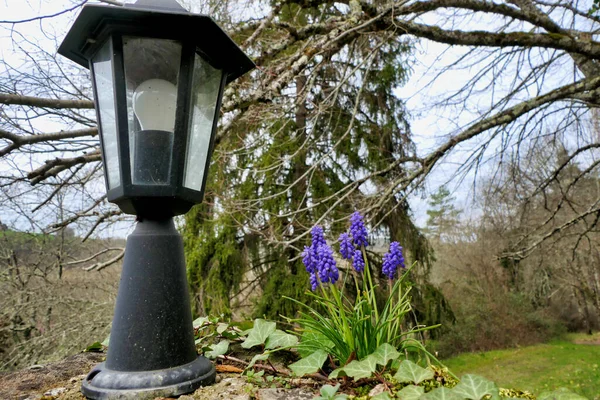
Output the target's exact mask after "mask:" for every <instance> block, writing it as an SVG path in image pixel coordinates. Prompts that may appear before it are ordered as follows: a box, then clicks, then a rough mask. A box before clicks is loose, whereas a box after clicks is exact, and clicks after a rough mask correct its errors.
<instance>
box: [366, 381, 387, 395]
mask: <svg viewBox="0 0 600 400" xmlns="http://www.w3.org/2000/svg"><path fill="white" fill-rule="evenodd" d="M383 392H385V385H384V384H382V383H380V384H379V385H377V386H375V387H374V388H373V389H371V391H370V392H369V397H373V396H377V395H378V394H380V393H383Z"/></svg>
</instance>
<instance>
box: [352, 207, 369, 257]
mask: <svg viewBox="0 0 600 400" xmlns="http://www.w3.org/2000/svg"><path fill="white" fill-rule="evenodd" d="M350 233H352V238H353V239H354V244H355V245H356V247H358V248H360V246H365V247H367V246H368V245H369V242H368V240H367V236H368V233H367V228H365V223H364V222H363V216H362V215H360V213H359V212H358V211H355V212H354V213H352V215H351V216H350Z"/></svg>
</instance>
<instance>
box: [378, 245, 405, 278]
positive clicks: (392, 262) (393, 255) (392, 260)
mask: <svg viewBox="0 0 600 400" xmlns="http://www.w3.org/2000/svg"><path fill="white" fill-rule="evenodd" d="M398 267H401V268H405V265H404V255H402V246H400V243H398V242H392V243H390V251H388V252H387V253H385V254H384V255H383V268H382V270H383V273H384V274H385V275H387V277H388V278H389V279H394V277H395V276H396V271H397V270H398Z"/></svg>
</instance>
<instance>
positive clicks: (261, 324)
mask: <svg viewBox="0 0 600 400" xmlns="http://www.w3.org/2000/svg"><path fill="white" fill-rule="evenodd" d="M275 329H276V324H275V322H269V321H265V320H264V319H256V320H254V327H253V328H252V330H251V331H250V332H248V337H247V338H246V340H245V341H244V342H243V343H242V347H243V348H244V349H249V348H251V347H254V346H258V345H261V344H265V341H266V340H267V338H268V337H269V335H271V333H273V332H275Z"/></svg>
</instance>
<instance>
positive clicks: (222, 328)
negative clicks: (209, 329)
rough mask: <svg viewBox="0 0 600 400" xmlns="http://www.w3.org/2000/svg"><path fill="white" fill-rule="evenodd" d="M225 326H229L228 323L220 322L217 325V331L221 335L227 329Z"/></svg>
mask: <svg viewBox="0 0 600 400" xmlns="http://www.w3.org/2000/svg"><path fill="white" fill-rule="evenodd" d="M227 328H229V324H225V323H223V322H221V323H219V324H218V325H217V333H218V334H219V335H221V334H222V333H223V332H225V331H226V330H227Z"/></svg>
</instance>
